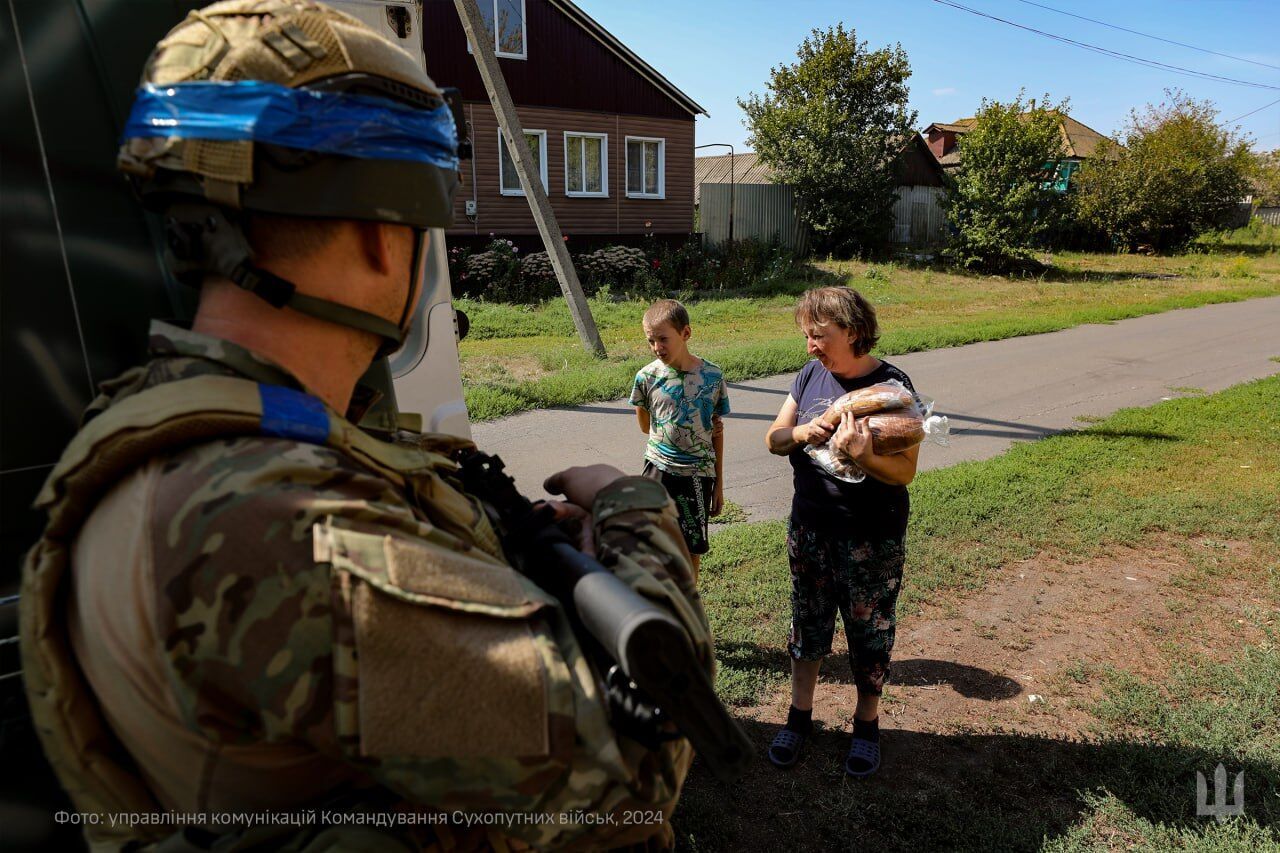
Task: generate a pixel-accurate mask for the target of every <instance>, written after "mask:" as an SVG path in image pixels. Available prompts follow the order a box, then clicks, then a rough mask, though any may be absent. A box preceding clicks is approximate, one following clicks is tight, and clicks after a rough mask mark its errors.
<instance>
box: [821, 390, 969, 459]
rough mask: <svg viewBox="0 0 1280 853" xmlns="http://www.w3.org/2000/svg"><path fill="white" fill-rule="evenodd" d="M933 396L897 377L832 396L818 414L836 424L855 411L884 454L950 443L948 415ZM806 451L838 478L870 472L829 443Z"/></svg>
mask: <svg viewBox="0 0 1280 853" xmlns="http://www.w3.org/2000/svg"><path fill="white" fill-rule="evenodd" d="M933 403H934V401H933V399H932V398H928V397H923V396H921V395H919V394H916V393H914V392H913V391H911V390H910V389H909V388H907V387H906V386H904V385H903V384H902V383H901V382H899V381H898V380H896V379H890V380H889V381H888V382H881V383H877V384H876V385H870V386H868V387H866V388H859V389H857V390H854V391H850V392H849V393H848V394H845V395H844V396H842V397H839V398H837V399H835V400H832V401H831V402H830V403H829V404H828V405H827V410H826V411H825V412H823V413H822V414H821V415H819V416H818V417H819V418H821V419H823V420H825V421H826V422H827V423H829V424H832V425H833V426H834V425H836V424H839V423H840V418H841V416H842V415H843V413H844V412H853V413H854V414H855V415H856V416H857V417H859V418H862V419H863V420H865V421H866V422H867V426H868V427H869V428H870V430H871V441H872V449H873V450H874V451H875V452H876V453H878V454H880V455H889V454H892V453H901V452H902V451H904V450H908V449H910V448H912V447H915V446H916V445H917V444H921V443H922V442H925V441H929V442H932V443H934V444H938V445H941V446H943V447H945V446H946V445H947V444H949V443H950V438H949V436H950V424H949V422H948V421H947V418H946V417H944V416H940V415H934V414H933ZM804 450H805V453H808V454H809V456H810V457H812V459H813V461H814V462H816V463H818V465H819V466H820V467H821V468H822V470H824V471H826V472H827V473H828V474H830V475H831V476H832V477H835V478H836V479H837V480H841V481H843V482H846V483H861V482H862V481H863V480H865V479H866V477H867V475H866V472H865V471H863V470H862V468H860V467H859V466H858V463H856V462H854V461H853V460H852V459H850V458H849V457H848V456H846V455H844V454H843V453H840V452H838V451H836V450H835V449H834V448H832V447H831V446H830V442H828V443H826V444H816V445H815V444H809V445H805V448H804Z"/></svg>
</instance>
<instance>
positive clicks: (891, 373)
mask: <svg viewBox="0 0 1280 853" xmlns="http://www.w3.org/2000/svg"><path fill="white" fill-rule="evenodd" d="M796 324H797V325H798V326H799V327H800V329H801V330H802V331H803V332H804V337H805V343H806V344H807V346H808V350H809V355H811V356H813V358H814V360H813V361H811V362H809V363H808V364H807V365H805V366H804V368H803V369H802V370H801V371H800V373H799V374H797V375H796V378H795V381H794V382H793V383H792V385H791V393H790V394H789V395H788V396H787V400H786V402H785V403H783V404H782V410H781V411H779V412H778V417H777V418H776V419H775V420H774V422H773V425H772V426H771V427H769V432H768V435H767V436H766V439H765V440H766V443H767V444H768V446H769V451H770V452H771V453H776V454H778V455H779V456H786V457H788V458H789V459H790V460H791V467H792V468H793V469H794V476H795V496H794V498H793V499H792V502H791V519H790V522H789V524H788V528H787V557H788V559H789V561H790V563H791V633H790V637H789V638H788V641H787V650H788V651H789V652H790V654H791V710H790V713H789V714H788V716H787V724H786V726H785V727H784V728H783V729H781V730H780V731H779V732H778V734H777V736H776V737H775V738H774V740H773V744H772V745H771V746H770V747H769V760H770V761H772V762H773V763H774V764H776V765H778V766H779V767H790V766H792V765H793V764H795V762H796V759H797V758H798V757H799V755H800V750H801V747H802V746H803V745H804V742H805V740H806V739H807V738H808V737H809V735H810V734H811V733H812V730H813V691H814V687H815V685H816V684H817V681H818V669H819V667H820V666H821V664H822V658H823V657H825V656H826V655H828V654H830V653H831V639H832V637H833V636H834V634H835V617H836V611H837V610H839V612H840V616H841V618H842V619H843V621H844V627H845V636H846V637H848V640H849V659H850V663H851V665H852V668H853V678H854V683H855V684H856V685H857V689H858V705H857V710H856V711H855V713H854V725H853V743H852V745H851V747H850V749H849V753H848V756H847V758H846V759H845V772H846V773H848V774H849V775H851V776H868V775H870V774H872V773H874V772H875V771H876V769H877V768H878V767H879V766H880V729H879V707H880V692H881V689H882V688H883V686H884V681H885V678H886V676H887V675H888V673H889V654H890V652H891V651H892V649H893V638H894V609H895V606H896V604H897V600H898V589H899V587H900V586H901V583H902V564H903V558H904V554H905V551H904V544H905V536H906V532H907V514H908V509H909V505H908V499H907V489H906V486H907V484H908V483H910V482H911V480H912V479H913V478H914V477H915V473H916V461H917V459H918V458H919V455H920V447H919V445H917V446H915V447H912V448H911V449H909V450H905V451H902V452H901V453H895V454H893V455H889V456H881V455H879V454H877V453H876V452H875V451H874V450H873V448H872V443H871V434H870V432H869V430H868V429H867V426H866V421H865V420H861V421H859V420H856V419H854V418H853V417H852V416H851V415H849V414H845V415H844V417H843V418H842V419H841V421H840V425H839V426H838V427H836V428H834V429H833V428H832V427H830V426H828V425H827V424H826V423H825V422H824V421H822V420H820V419H819V420H815V418H817V416H818V415H821V414H822V413H823V412H824V411H826V408H827V406H828V405H829V404H830V403H831V402H832V401H833V400H835V399H836V398H837V397H840V396H841V395H843V394H845V393H847V392H849V391H853V390H855V389H857V388H865V387H866V386H868V385H874V384H876V383H879V382H887V381H889V380H891V379H896V380H898V381H899V382H901V383H902V384H903V385H905V386H906V387H907V388H911V389H912V390H913V391H914V390H915V389H914V388H912V385H911V380H910V379H909V378H908V377H907V375H906V374H905V373H903V372H902V371H901V370H899V369H898V368H896V367H894V366H893V365H891V364H889V363H888V362H884V361H880V360H879V359H877V358H876V357H875V356H873V355H871V348H872V347H874V346H875V345H876V341H877V340H879V337H880V334H879V327H878V326H877V324H876V312H875V309H874V308H873V307H872V306H871V304H870V303H869V302H867V300H866V299H864V298H863V297H862V295H861V294H859V293H858V292H857V291H856V290H852V289H850V288H846V287H821V288H816V289H814V290H810V291H807V292H806V293H805V294H804V295H803V296H801V298H800V303H799V304H798V305H797V306H796ZM827 441H830V442H831V444H832V447H833V448H834V449H836V450H837V451H838V452H841V453H843V454H845V455H846V456H848V457H850V458H852V459H853V460H854V461H855V462H857V463H858V466H859V467H861V468H862V470H863V471H865V472H866V473H867V478H866V479H865V480H863V481H862V482H860V483H846V482H843V481H841V480H837V479H835V478H834V477H832V476H830V475H829V474H827V473H825V472H824V471H823V469H822V468H821V467H820V466H819V465H818V464H817V463H816V462H814V461H813V458H812V457H811V456H810V455H809V454H808V453H805V451H804V447H805V445H806V444H822V443H824V442H827Z"/></svg>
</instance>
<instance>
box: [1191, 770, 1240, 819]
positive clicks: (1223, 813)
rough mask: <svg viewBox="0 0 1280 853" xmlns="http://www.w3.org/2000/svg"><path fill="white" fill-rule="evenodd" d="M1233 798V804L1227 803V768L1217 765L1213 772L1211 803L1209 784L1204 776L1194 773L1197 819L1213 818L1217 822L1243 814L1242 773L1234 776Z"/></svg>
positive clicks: (1198, 772) (1197, 772)
mask: <svg viewBox="0 0 1280 853" xmlns="http://www.w3.org/2000/svg"><path fill="white" fill-rule="evenodd" d="M1232 793H1233V794H1234V795H1235V796H1234V797H1233V798H1232V799H1233V802H1230V803H1228V802H1227V768H1225V767H1223V766H1222V764H1218V767H1217V769H1215V770H1214V771H1213V794H1214V798H1213V801H1212V802H1210V800H1209V783H1208V782H1206V781H1205V778H1204V774H1203V773H1201V772H1200V771H1199V770H1197V771H1196V815H1198V816H1199V817H1210V816H1211V817H1215V818H1217V819H1218V821H1219V822H1221V821H1224V820H1226V819H1227V818H1228V817H1230V816H1232V815H1240V814H1244V771H1243V770H1241V771H1240V772H1239V773H1237V774H1236V784H1235V790H1234V791H1233V792H1232Z"/></svg>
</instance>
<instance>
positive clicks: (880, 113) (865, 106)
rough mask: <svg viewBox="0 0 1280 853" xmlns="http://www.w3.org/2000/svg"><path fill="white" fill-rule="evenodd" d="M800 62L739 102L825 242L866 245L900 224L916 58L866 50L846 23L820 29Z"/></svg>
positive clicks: (892, 50) (764, 154)
mask: <svg viewBox="0 0 1280 853" xmlns="http://www.w3.org/2000/svg"><path fill="white" fill-rule="evenodd" d="M796 60H797V61H796V62H795V63H794V64H791V65H780V66H778V67H776V68H773V69H772V70H771V72H770V78H769V81H768V83H767V84H766V85H767V87H768V89H769V91H768V93H767V94H765V95H764V96H763V97H762V96H760V95H755V94H752V95H750V96H748V97H747V98H746V99H744V100H739V101H738V105H739V106H740V107H741V108H742V110H743V111H744V112H745V113H746V115H747V118H746V122H747V127H748V129H749V130H750V134H751V135H750V138H749V142H750V144H751V146H752V148H753V149H754V150H755V151H756V153H757V154H759V155H760V159H761V160H762V161H763V162H765V163H767V164H769V166H770V167H772V168H773V171H774V175H775V180H777V182H778V183H786V184H790V185H791V186H793V187H794V188H795V191H796V195H797V196H798V197H799V198H800V200H801V202H802V205H801V208H800V210H801V216H803V217H804V220H805V222H806V223H807V224H808V225H809V227H810V228H811V229H812V231H813V235H814V239H815V241H816V242H817V245H818V248H819V249H821V250H822V251H827V252H837V253H840V254H845V255H847V254H868V253H875V252H880V251H883V250H885V249H887V248H888V245H889V238H890V236H891V234H892V231H893V205H894V202H895V194H894V189H895V186H896V185H897V178H896V176H895V172H894V163H895V162H896V161H897V158H898V155H899V153H900V152H901V150H902V145H903V140H906V139H909V138H911V136H913V135H914V134H915V132H916V131H915V129H914V125H915V121H916V112H915V111H914V110H912V109H910V108H909V106H908V91H907V78H909V77H910V76H911V65H910V63H909V62H908V61H907V54H906V52H905V51H903V49H902V46H901V45H895V46H893V47H884V48H881V49H879V50H868V49H867V43H866V42H865V41H858V37H857V34H856V33H855V32H854V31H852V30H845V28H844V26H843V25H842V24H837V25H836V26H835V27H833V28H830V29H827V30H825V31H824V30H817V29H815V30H813V31H812V33H811V34H810V36H809V37H808V38H806V39H805V40H804V41H803V42H802V43H801V45H800V47H799V49H798V50H797V51H796Z"/></svg>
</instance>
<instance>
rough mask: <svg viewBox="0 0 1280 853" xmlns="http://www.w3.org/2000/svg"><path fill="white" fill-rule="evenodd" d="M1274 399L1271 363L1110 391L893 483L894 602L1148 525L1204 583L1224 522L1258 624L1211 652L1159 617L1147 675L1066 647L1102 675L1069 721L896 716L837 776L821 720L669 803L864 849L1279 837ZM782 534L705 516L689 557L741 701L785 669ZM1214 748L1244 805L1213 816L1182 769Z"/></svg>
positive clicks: (792, 843)
mask: <svg viewBox="0 0 1280 853" xmlns="http://www.w3.org/2000/svg"><path fill="white" fill-rule="evenodd" d="M1278 404H1280V377H1272V378H1269V379H1264V380H1261V381H1258V382H1253V383H1249V384H1246V385H1241V386H1237V387H1235V388H1231V389H1228V390H1227V391H1224V392H1221V393H1218V394H1214V395H1207V396H1196V397H1187V398H1181V399H1176V400H1170V401H1167V402H1163V403H1160V404H1158V405H1156V406H1152V407H1150V408H1145V409H1129V410H1124V411H1121V412H1118V413H1116V414H1115V415H1112V416H1111V417H1109V418H1107V419H1105V420H1103V421H1101V422H1099V423H1097V424H1096V425H1094V426H1092V427H1090V428H1088V429H1084V430H1081V431H1079V432H1073V433H1068V434H1064V435H1061V436H1055V437H1051V438H1048V439H1044V440H1042V441H1039V442H1036V443H1034V444H1029V445H1022V446H1019V447H1016V448H1014V449H1012V450H1010V451H1009V452H1008V453H1006V454H1005V455H1003V456H1001V457H998V458H996V459H992V460H988V461H984V462H976V463H969V464H964V465H958V466H955V467H953V468H948V469H941V470H937V471H930V472H926V473H924V474H922V475H921V476H920V477H919V478H918V479H917V480H916V482H915V483H914V484H912V487H911V490H912V500H913V515H912V522H911V528H910V534H909V546H908V568H907V573H906V579H905V586H904V600H903V602H904V608H905V609H907V610H909V609H910V608H911V607H912V606H913V605H914V604H916V603H918V602H920V601H922V600H924V599H930V600H933V601H936V602H938V603H943V604H945V603H946V602H954V601H955V600H956V598H957V597H958V596H960V595H963V594H964V593H967V592H971V591H976V590H979V589H980V588H982V587H983V586H984V584H986V583H987V582H988V581H990V579H991V577H992V572H993V570H994V569H996V568H997V567H999V566H1001V565H1002V564H1004V563H1007V562H1008V561H1010V560H1014V559H1020V558H1024V557H1029V556H1032V555H1035V554H1041V553H1049V554H1052V555H1055V556H1060V557H1064V558H1066V559H1074V558H1087V557H1089V556H1091V555H1097V554H1100V553H1103V552H1106V551H1107V550H1108V549H1111V548H1113V547H1114V546H1117V545H1122V544H1123V545H1129V546H1132V547H1136V548H1140V547H1141V546H1142V545H1143V543H1144V542H1146V541H1149V540H1150V539H1151V538H1152V537H1153V536H1158V537H1160V538H1161V539H1162V540H1166V541H1167V540H1169V539H1171V538H1174V539H1176V538H1177V537H1183V538H1187V537H1194V538H1195V540H1196V542H1197V548H1198V550H1200V551H1204V550H1205V548H1207V549H1208V551H1207V552H1206V553H1207V556H1203V557H1202V559H1200V560H1198V561H1193V567H1192V569H1190V570H1189V571H1190V575H1189V576H1188V577H1187V578H1186V582H1187V583H1188V584H1189V585H1190V586H1189V587H1188V588H1189V589H1192V590H1195V591H1197V592H1200V593H1203V592H1205V590H1206V587H1207V586H1211V584H1212V583H1213V582H1214V581H1215V579H1219V578H1225V577H1227V576H1228V575H1229V574H1230V573H1231V572H1237V571H1244V569H1243V568H1241V564H1240V563H1239V562H1233V561H1239V560H1240V559H1243V558H1241V557H1240V556H1239V555H1235V556H1232V552H1231V550H1230V548H1229V547H1228V545H1227V543H1228V541H1234V542H1242V543H1248V544H1249V545H1251V546H1252V553H1253V554H1255V555H1260V557H1256V558H1250V561H1249V562H1248V569H1249V571H1251V572H1253V573H1254V574H1250V575H1249V576H1248V577H1249V578H1250V586H1249V588H1250V590H1251V593H1250V594H1251V596H1252V597H1253V598H1254V599H1256V600H1257V601H1259V602H1262V604H1260V605H1257V606H1256V607H1254V609H1253V610H1246V611H1244V615H1245V617H1246V618H1248V619H1251V620H1252V621H1253V623H1254V627H1255V628H1257V629H1260V630H1259V631H1257V632H1256V633H1260V634H1261V636H1262V637H1263V639H1262V640H1261V641H1260V642H1255V643H1254V644H1253V645H1250V646H1247V647H1244V648H1241V649H1240V650H1239V652H1238V653H1236V654H1235V655H1233V656H1231V657H1229V659H1228V660H1227V661H1226V662H1225V663H1223V662H1216V661H1214V660H1212V659H1209V658H1205V657H1202V656H1200V655H1198V654H1196V653H1194V652H1191V651H1189V650H1188V648H1189V647H1190V648H1193V647H1194V646H1192V644H1190V643H1186V642H1182V643H1180V642H1179V639H1180V638H1179V637H1178V636H1176V635H1172V636H1169V637H1168V638H1167V640H1168V644H1169V645H1168V654H1169V655H1170V656H1171V658H1172V659H1173V660H1174V665H1173V667H1172V670H1171V672H1170V673H1169V674H1168V675H1167V676H1165V677H1163V678H1161V679H1159V680H1151V679H1149V678H1143V677H1140V676H1138V675H1135V674H1133V673H1129V672H1125V671H1122V670H1118V669H1115V668H1112V667H1108V666H1106V665H1098V664H1085V663H1084V662H1081V661H1077V662H1075V664H1074V665H1067V666H1066V667H1065V668H1064V670H1063V674H1062V677H1063V678H1064V679H1067V680H1070V681H1073V682H1075V683H1077V684H1083V683H1084V682H1096V683H1099V684H1101V685H1102V688H1103V692H1102V695H1101V698H1100V699H1098V700H1097V702H1096V704H1095V705H1094V706H1093V707H1091V708H1089V709H1087V710H1088V711H1089V713H1090V714H1091V716H1092V717H1093V719H1094V720H1095V721H1096V723H1095V732H1094V734H1093V735H1091V736H1090V737H1089V738H1088V739H1087V740H1079V739H1066V738H1061V737H1052V736H1044V735H1032V734H1027V733H1022V732H1017V731H1002V730H997V731H979V730H974V729H971V728H970V727H968V726H959V727H957V728H955V729H948V730H944V731H943V732H941V733H935V732H929V731H910V730H907V729H895V730H894V731H893V732H892V733H891V737H892V744H891V749H892V760H894V761H896V764H895V765H894V766H893V767H892V768H891V769H889V770H887V771H883V772H882V774H881V775H880V777H878V778H877V779H874V780H871V781H869V782H861V783H855V782H851V781H849V780H846V779H844V778H843V777H842V775H841V774H840V771H839V769H838V766H839V760H840V757H841V756H842V755H843V750H844V749H845V748H847V741H846V740H845V736H844V735H843V733H840V734H839V735H838V736H837V735H836V734H835V733H832V732H826V733H820V734H819V736H818V737H817V738H815V740H814V742H813V744H812V745H811V746H810V747H809V748H808V757H807V759H806V760H805V762H804V763H803V764H802V765H801V767H799V768H797V769H796V770H794V771H792V772H791V773H789V774H779V773H777V772H775V771H773V770H771V769H770V768H767V767H765V768H761V769H758V770H753V771H751V773H750V774H749V776H748V779H747V780H746V781H745V782H744V783H742V787H741V789H740V790H738V791H736V792H734V793H729V792H727V791H726V790H725V789H723V788H720V787H718V786H716V785H715V784H714V783H713V782H711V780H709V779H708V778H707V777H706V776H705V773H702V774H701V775H700V774H699V773H695V776H694V777H693V779H691V781H690V783H689V785H688V786H687V788H686V794H685V797H684V799H683V800H682V802H681V805H680V808H679V810H678V811H677V813H676V815H675V825H676V827H677V830H678V832H679V833H680V841H681V844H682V846H683V847H685V848H686V849H690V850H698V851H705V850H732V849H776V848H793V847H794V848H798V849H846V848H848V847H849V846H850V841H849V839H854V838H856V839H857V846H858V847H859V848H860V849H861V848H866V849H874V850H884V851H892V850H921V849H925V850H927V849H956V850H984V851H985V850H1032V849H1040V850H1049V851H1055V853H1068V851H1070V853H1075V852H1076V851H1102V850H1116V849H1125V850H1144V851H1153V852H1154V851H1165V850H1175V849H1177V850H1202V851H1248V850H1262V849H1269V850H1276V849H1280V832H1278V831H1277V827H1280V636H1278V632H1280V627H1277V625H1276V614H1277V612H1280V559H1277V554H1280V511H1278V510H1280V501H1278V498H1277V496H1278V495H1280V405H1278ZM1245 465H1248V466H1251V467H1248V468H1244V467H1242V466H1245ZM783 534H784V526H783V524H781V523H778V522H770V523H763V524H737V525H734V526H731V527H730V528H728V529H727V530H724V531H722V532H720V533H717V534H715V535H714V536H713V538H712V544H711V551H710V553H709V554H708V555H707V556H706V557H705V558H704V560H703V563H702V566H703V572H702V581H701V585H702V589H703V597H704V601H705V603H706V607H707V612H708V615H709V618H710V619H711V621H712V624H713V625H714V626H715V628H716V631H717V636H718V643H719V657H720V661H721V671H720V676H719V683H718V685H717V686H718V688H719V690H720V691H721V693H722V695H723V696H724V697H725V698H726V699H727V700H729V701H731V702H735V703H738V704H755V703H757V702H759V701H760V700H762V699H763V697H764V695H765V691H766V690H768V689H785V680H786V672H787V660H786V657H785V655H784V654H783V653H782V652H781V651H780V650H781V648H782V643H783V640H784V637H785V632H786V627H787V621H788V616H789V605H788V598H787V590H788V583H787V567H786V562H785V558H784V557H783V550H782V549H783ZM1259 561H1260V562H1259ZM1176 580H1177V579H1176V578H1175V579H1171V583H1172V585H1173V586H1174V587H1175V590H1176V588H1177V583H1176ZM1174 597H1176V595H1175V596H1174ZM1166 598H1168V596H1163V595H1162V597H1161V600H1162V601H1163V600H1165V599H1166ZM1206 615H1208V614H1206ZM978 629H979V626H975V630H978ZM1221 630H1224V631H1227V630H1233V626H1231V625H1223V626H1222V628H1221ZM892 698H893V697H892V696H891V695H890V696H889V697H888V699H887V701H890V703H891V702H892ZM1051 701H1053V700H1052V699H1051ZM743 725H744V727H745V728H746V730H747V731H748V733H749V734H750V735H751V736H752V737H753V739H754V740H755V741H756V742H757V743H760V744H763V743H767V740H768V738H769V737H770V736H771V734H772V727H773V725H774V724H773V723H765V722H756V721H753V720H751V719H750V718H749V717H748V718H744V719H743ZM1219 762H1222V763H1223V764H1224V766H1225V767H1226V768H1227V769H1228V770H1229V771H1230V774H1231V776H1232V778H1233V779H1234V774H1235V773H1236V772H1239V771H1242V770H1243V772H1244V773H1245V779H1246V792H1245V802H1246V811H1245V814H1244V815H1243V816H1242V817H1237V818H1231V819H1228V820H1226V821H1225V822H1222V823H1218V822H1216V821H1214V820H1212V819H1210V818H1206V817H1201V816H1197V815H1196V813H1195V812H1196V809H1195V790H1196V785H1195V774H1196V772H1197V771H1199V772H1203V773H1205V774H1206V776H1207V777H1208V778H1209V779H1210V780H1212V773H1213V769H1214V767H1215V766H1216V765H1217V764H1218V763H1219ZM1210 784H1211V787H1212V781H1211V782H1210ZM735 809H736V810H740V811H741V814H739V815H738V816H736V817H735V814H737V811H735ZM757 812H759V813H761V814H757ZM742 815H751V817H748V818H744V817H743V816H742ZM744 821H745V823H746V827H747V828H746V829H742V826H743V824H744Z"/></svg>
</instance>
